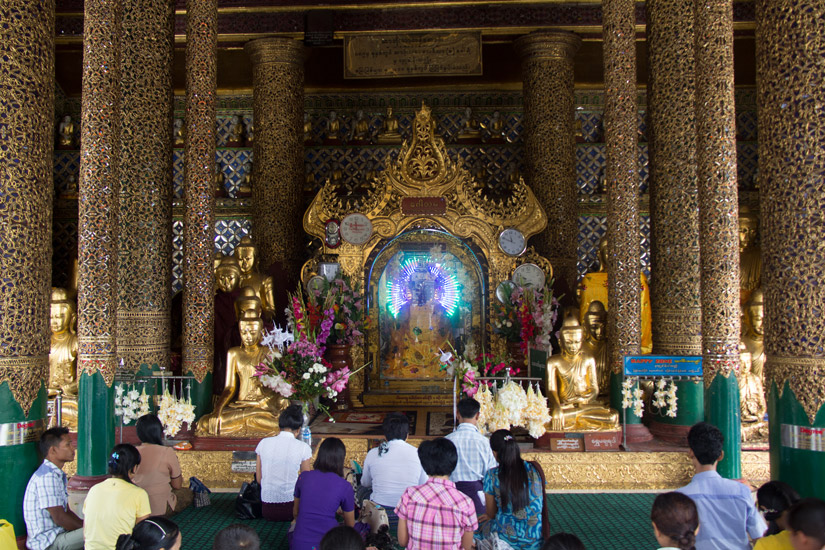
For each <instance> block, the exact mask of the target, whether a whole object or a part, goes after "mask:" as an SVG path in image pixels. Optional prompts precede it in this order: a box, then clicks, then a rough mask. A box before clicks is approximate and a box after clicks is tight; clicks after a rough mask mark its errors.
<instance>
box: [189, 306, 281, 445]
mask: <svg viewBox="0 0 825 550" xmlns="http://www.w3.org/2000/svg"><path fill="white" fill-rule="evenodd" d="M239 325H240V335H241V342H242V343H241V345H240V346H239V347H234V348H231V349H230V350H229V351H228V352H227V354H226V376H225V386H224V389H223V392H221V394H220V396H219V397H218V400H217V402H216V403H215V408H214V410H213V411H212V412H211V413H209V414H206V415H204V416H202V417H201V418H200V420H198V426H197V430H196V434H197V435H201V436H203V435H207V436H228V435H232V436H241V437H247V436H265V435H270V434H273V433H276V432H277V431H278V414H279V413H280V412H281V411H282V410H283V409H284V408H285V407H286V405H288V404H289V403H288V402H287V401H285V400H284V399H282V398H281V397H280V396H278V395H277V394H275V393H274V392H273V391H272V390H270V389H269V388H266V387H264V386H263V385H262V384H261V381H260V379H259V378H258V377H257V376H255V370H256V366H257V365H259V364H260V363H261V362H263V360H264V359H266V357H267V355H268V354H269V349H268V348H267V347H266V346H262V345H261V334H262V331H263V321H262V320H261V318H260V317H256V316H255V314H254V312H246V314H245V315H244V317H242V318H241V320H240V323H239Z"/></svg>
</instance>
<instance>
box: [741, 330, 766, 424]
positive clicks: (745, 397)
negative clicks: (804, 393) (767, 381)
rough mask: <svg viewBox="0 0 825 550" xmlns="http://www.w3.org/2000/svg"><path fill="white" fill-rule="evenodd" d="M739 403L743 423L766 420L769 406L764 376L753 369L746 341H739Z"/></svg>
mask: <svg viewBox="0 0 825 550" xmlns="http://www.w3.org/2000/svg"><path fill="white" fill-rule="evenodd" d="M739 403H740V413H741V418H742V423H743V424H751V423H754V422H762V421H764V419H765V412H766V411H767V410H768V406H767V404H766V403H765V389H764V386H763V385H762V376H760V375H759V374H756V373H755V372H754V371H753V366H752V363H751V354H750V352H749V351H748V348H747V346H746V345H745V343H744V342H740V343H739Z"/></svg>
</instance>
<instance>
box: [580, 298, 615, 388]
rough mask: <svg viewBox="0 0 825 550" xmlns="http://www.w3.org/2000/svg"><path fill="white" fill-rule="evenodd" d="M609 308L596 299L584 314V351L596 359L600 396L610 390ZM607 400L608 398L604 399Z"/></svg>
mask: <svg viewBox="0 0 825 550" xmlns="http://www.w3.org/2000/svg"><path fill="white" fill-rule="evenodd" d="M606 327H607V310H606V309H604V304H602V303H601V302H600V301H598V300H595V301H593V302H590V305H589V306H588V307H587V312H586V313H585V314H584V330H585V340H584V351H586V352H588V353H589V354H590V355H592V356H593V359H595V360H596V380H597V381H598V383H599V397H602V398H605V397H607V396H608V393H609V392H610V368H609V367H608V362H607V340H606V338H605V336H606V334H605V328H606ZM603 401H605V402H606V400H604V399H603Z"/></svg>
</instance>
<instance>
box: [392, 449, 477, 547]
mask: <svg viewBox="0 0 825 550" xmlns="http://www.w3.org/2000/svg"><path fill="white" fill-rule="evenodd" d="M418 457H419V458H420V459H421V465H422V466H423V468H424V471H425V472H427V476H429V477H428V479H427V482H426V483H424V484H423V485H419V486H417V487H408V488H407V490H406V491H404V494H403V495H401V501H400V502H399V503H398V508H396V509H395V513H396V514H397V515H398V543H399V544H400V545H401V546H407V544H408V543H409V545H410V547H411V548H429V549H431V550H437V549H443V550H453V549H457V548H463V549H464V550H470V549H471V548H472V547H473V531H475V530H476V529H477V528H478V520H477V519H476V511H475V507H474V506H473V501H472V499H471V498H470V497H468V496H467V495H465V494H464V493H462V492H461V491H459V490H458V489H456V486H455V483H453V482H452V481H450V479H449V478H450V473H452V471H453V470H454V469H455V465H456V464H457V463H458V452H457V451H456V448H455V445H454V444H453V442H452V441H450V440H449V439H447V438H444V437H442V438H439V439H433V440H430V441H422V442H421V445H419V446H418Z"/></svg>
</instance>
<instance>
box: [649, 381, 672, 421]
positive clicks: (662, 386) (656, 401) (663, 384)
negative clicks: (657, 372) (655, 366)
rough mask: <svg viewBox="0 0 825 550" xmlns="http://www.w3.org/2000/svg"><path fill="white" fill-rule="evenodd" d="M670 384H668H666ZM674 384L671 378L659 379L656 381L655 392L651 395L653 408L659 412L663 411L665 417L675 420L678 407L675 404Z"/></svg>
mask: <svg viewBox="0 0 825 550" xmlns="http://www.w3.org/2000/svg"><path fill="white" fill-rule="evenodd" d="M668 382H670V384H668ZM677 401H678V398H677V397H676V382H674V381H673V379H672V378H670V379H667V378H660V379H659V380H657V381H656V391H655V392H654V393H653V403H652V404H653V406H655V407H656V408H657V409H659V410H660V411H662V410H664V413H665V415H666V416H669V417H670V418H676V411H678V407H677V406H676V402H677Z"/></svg>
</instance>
